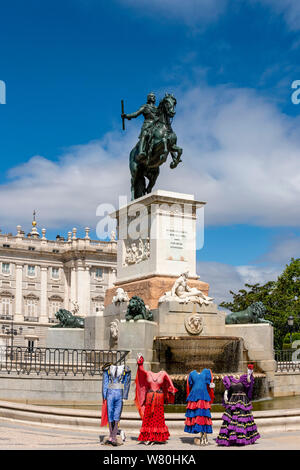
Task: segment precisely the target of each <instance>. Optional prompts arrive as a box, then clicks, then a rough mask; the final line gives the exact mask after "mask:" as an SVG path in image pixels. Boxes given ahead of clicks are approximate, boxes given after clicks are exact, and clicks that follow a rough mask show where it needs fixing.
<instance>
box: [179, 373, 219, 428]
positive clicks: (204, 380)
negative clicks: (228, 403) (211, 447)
mask: <svg viewBox="0 0 300 470" xmlns="http://www.w3.org/2000/svg"><path fill="white" fill-rule="evenodd" d="M212 382H213V375H212V372H211V370H210V369H203V370H202V372H201V373H198V372H197V371H196V370H193V372H191V373H190V374H189V376H188V380H187V393H188V396H187V399H186V400H187V409H186V413H185V416H186V420H185V427H184V432H188V433H190V434H197V433H200V432H202V433H207V434H210V433H212V420H211V413H210V408H211V404H212V402H213V400H214V392H213V390H212V389H211V388H210V387H209V385H210V383H212Z"/></svg>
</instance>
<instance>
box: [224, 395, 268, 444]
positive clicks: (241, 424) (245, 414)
mask: <svg viewBox="0 0 300 470" xmlns="http://www.w3.org/2000/svg"><path fill="white" fill-rule="evenodd" d="M225 408H226V409H225V412H224V414H223V416H222V419H223V423H222V426H221V428H220V431H219V435H218V437H217V439H216V443H217V444H218V445H220V446H231V445H240V446H245V445H249V444H254V442H255V441H256V440H257V439H259V438H260V435H259V433H258V431H257V427H256V424H255V422H254V418H253V415H252V405H251V403H250V402H249V400H248V398H247V396H246V394H244V393H241V394H233V395H232V396H231V398H230V401H229V402H228V403H227V404H226V405H225Z"/></svg>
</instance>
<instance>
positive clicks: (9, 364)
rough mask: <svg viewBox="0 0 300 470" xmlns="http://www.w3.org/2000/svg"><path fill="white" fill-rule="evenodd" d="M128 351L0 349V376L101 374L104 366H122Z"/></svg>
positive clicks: (16, 347) (20, 347)
mask: <svg viewBox="0 0 300 470" xmlns="http://www.w3.org/2000/svg"><path fill="white" fill-rule="evenodd" d="M129 352H130V351H125V350H101V349H99V350H94V349H63V348H28V347H22V346H2V347H0V373H1V372H7V373H8V374H10V373H16V374H18V375H20V374H27V375H29V374H37V375H55V376H58V375H64V376H66V375H73V376H76V375H83V376H85V375H88V376H95V375H99V376H100V375H102V369H103V366H104V365H105V364H107V363H111V364H118V365H122V364H125V363H126V356H127V355H128V354H129Z"/></svg>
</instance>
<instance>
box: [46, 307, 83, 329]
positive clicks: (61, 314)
mask: <svg viewBox="0 0 300 470" xmlns="http://www.w3.org/2000/svg"><path fill="white" fill-rule="evenodd" d="M55 317H56V318H57V319H58V320H59V323H58V324H57V325H54V326H53V327H52V328H84V318H83V317H78V316H75V315H73V314H72V313H71V312H69V310H65V309H64V308H60V309H59V310H58V312H56V314H55Z"/></svg>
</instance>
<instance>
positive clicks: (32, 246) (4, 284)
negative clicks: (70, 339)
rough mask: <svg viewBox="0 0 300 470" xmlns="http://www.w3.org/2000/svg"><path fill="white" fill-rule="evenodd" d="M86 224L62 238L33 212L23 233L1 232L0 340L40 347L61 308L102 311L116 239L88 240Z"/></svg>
mask: <svg viewBox="0 0 300 470" xmlns="http://www.w3.org/2000/svg"><path fill="white" fill-rule="evenodd" d="M89 232H90V230H89V228H86V229H85V236H84V237H83V238H79V237H78V236H77V230H76V228H73V230H72V231H70V232H68V236H67V237H66V238H64V237H61V236H57V237H56V240H48V239H47V238H46V230H45V229H42V230H41V233H39V231H38V229H37V225H36V221H35V218H34V220H33V222H32V230H31V232H30V233H28V234H27V235H25V233H24V231H23V230H22V228H21V226H17V232H16V234H14V235H13V234H12V233H8V234H4V233H0V346H1V345H2V346H5V345H9V344H12V343H13V345H21V346H27V347H28V346H30V347H44V346H45V335H46V329H47V328H49V327H51V326H53V325H54V324H55V323H56V322H57V319H56V317H55V314H56V312H57V311H58V310H59V309H60V308H64V309H66V310H69V311H71V312H74V313H76V315H80V316H83V317H86V316H89V315H94V314H95V315H101V313H102V310H103V305H104V297H105V291H106V289H107V288H109V287H112V286H113V284H114V281H115V277H116V256H117V244H116V241H115V240H114V238H112V239H111V240H110V241H99V240H91V239H90V236H89Z"/></svg>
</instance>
